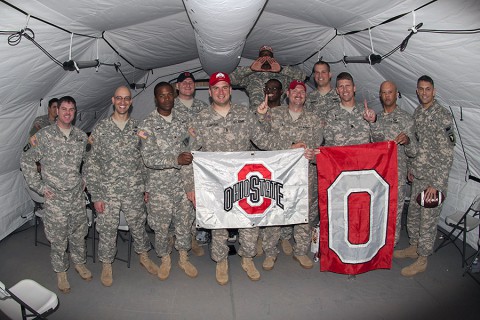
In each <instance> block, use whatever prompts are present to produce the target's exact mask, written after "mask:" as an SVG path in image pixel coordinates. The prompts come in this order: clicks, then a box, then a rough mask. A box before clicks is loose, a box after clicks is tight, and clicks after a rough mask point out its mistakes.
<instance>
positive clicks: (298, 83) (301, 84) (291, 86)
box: [288, 80, 307, 92]
mask: <svg viewBox="0 0 480 320" xmlns="http://www.w3.org/2000/svg"><path fill="white" fill-rule="evenodd" d="M297 86H302V87H303V89H304V90H305V92H306V91H307V86H305V83H303V82H302V81H300V80H293V81H292V82H290V85H289V86H288V90H293V89H295V88H296V87H297Z"/></svg>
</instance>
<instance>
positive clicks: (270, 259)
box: [262, 257, 277, 271]
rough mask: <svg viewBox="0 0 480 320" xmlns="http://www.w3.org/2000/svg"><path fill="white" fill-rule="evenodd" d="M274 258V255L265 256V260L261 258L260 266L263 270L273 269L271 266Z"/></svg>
mask: <svg viewBox="0 0 480 320" xmlns="http://www.w3.org/2000/svg"><path fill="white" fill-rule="evenodd" d="M275 260H277V258H276V257H266V258H265V260H263V264H262V268H263V270H267V271H270V270H272V269H273V266H274V265H275Z"/></svg>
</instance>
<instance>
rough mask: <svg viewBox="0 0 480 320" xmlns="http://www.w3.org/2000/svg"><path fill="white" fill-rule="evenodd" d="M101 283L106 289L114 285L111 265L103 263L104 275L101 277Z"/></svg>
mask: <svg viewBox="0 0 480 320" xmlns="http://www.w3.org/2000/svg"><path fill="white" fill-rule="evenodd" d="M100 282H102V284H103V285H104V286H105V287H110V286H111V285H112V283H113V277H112V264H111V263H103V265H102V275H101V276H100Z"/></svg>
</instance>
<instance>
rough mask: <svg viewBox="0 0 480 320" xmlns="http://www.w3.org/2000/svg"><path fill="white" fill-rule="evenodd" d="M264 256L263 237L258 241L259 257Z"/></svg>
mask: <svg viewBox="0 0 480 320" xmlns="http://www.w3.org/2000/svg"><path fill="white" fill-rule="evenodd" d="M261 255H263V241H262V237H258V239H257V257H260V256H261Z"/></svg>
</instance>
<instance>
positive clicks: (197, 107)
mask: <svg viewBox="0 0 480 320" xmlns="http://www.w3.org/2000/svg"><path fill="white" fill-rule="evenodd" d="M208 107H210V105H209V104H208V103H206V102H203V101H202V100H199V99H193V104H192V106H191V107H190V108H187V107H186V106H185V105H184V104H183V103H182V101H180V98H178V97H176V98H175V101H174V105H173V108H174V109H175V110H177V111H182V112H186V113H187V114H189V115H190V116H194V115H196V114H197V113H199V112H200V111H202V110H205V109H208Z"/></svg>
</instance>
